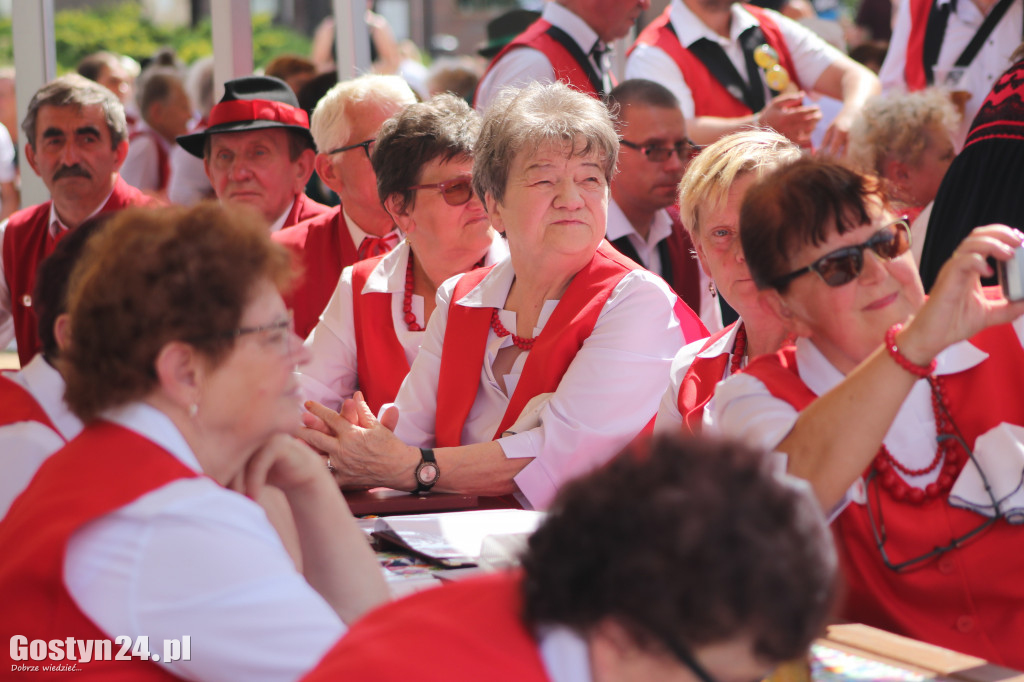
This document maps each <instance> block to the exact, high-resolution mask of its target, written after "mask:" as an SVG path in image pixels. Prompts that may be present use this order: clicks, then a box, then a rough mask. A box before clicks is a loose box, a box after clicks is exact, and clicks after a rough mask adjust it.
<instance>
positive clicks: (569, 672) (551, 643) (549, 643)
mask: <svg viewBox="0 0 1024 682" xmlns="http://www.w3.org/2000/svg"><path fill="white" fill-rule="evenodd" d="M537 648H538V649H539V650H540V658H541V661H543V663H544V670H545V671H546V672H547V674H548V677H550V678H551V682H591V675H590V649H589V648H588V647H587V642H586V640H584V639H583V638H582V637H580V636H579V635H578V634H576V633H575V632H574V631H573V630H571V629H569V628H567V627H565V626H564V625H552V626H546V627H542V628H540V631H539V632H538V633H537Z"/></svg>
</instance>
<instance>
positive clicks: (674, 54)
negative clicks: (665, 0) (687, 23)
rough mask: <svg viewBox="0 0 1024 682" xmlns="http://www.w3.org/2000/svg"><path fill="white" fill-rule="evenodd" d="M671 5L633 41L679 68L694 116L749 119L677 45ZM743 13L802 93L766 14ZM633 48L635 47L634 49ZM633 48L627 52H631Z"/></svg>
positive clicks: (751, 8)
mask: <svg viewBox="0 0 1024 682" xmlns="http://www.w3.org/2000/svg"><path fill="white" fill-rule="evenodd" d="M671 9H672V7H671V5H669V6H668V7H666V8H665V11H664V12H662V13H661V15H660V16H659V17H658V18H657V19H655V20H654V21H652V22H651V23H650V24H648V25H647V28H645V29H644V30H643V31H641V32H640V35H639V36H638V37H637V39H636V43H637V44H643V45H651V46H653V47H658V48H661V49H662V50H663V51H664V52H665V54H667V55H669V56H670V57H671V58H672V60H673V61H674V62H675V63H676V65H677V66H678V67H679V71H680V73H682V75H683V80H685V81H686V84H687V86H689V88H690V92H691V93H693V106H694V112H695V115H696V116H720V117H723V118H737V117H740V116H749V115H750V114H752V113H754V112H752V111H751V110H750V108H749V107H747V105H746V104H744V103H743V102H742V101H740V100H739V99H737V98H736V97H734V96H733V95H732V94H731V93H730V92H729V91H728V90H726V89H725V87H724V86H723V85H722V84H721V83H720V82H719V81H718V80H717V79H716V78H715V77H714V76H713V75H712V74H711V72H710V71H708V69H707V67H706V66H704V64H703V63H701V61H700V60H699V59H697V57H696V56H694V55H693V53H691V52H690V51H689V50H688V49H686V48H685V47H683V45H681V44H680V42H679V38H678V37H677V36H676V33H675V31H674V30H673V29H672V24H671V22H670V21H669V19H670V16H669V15H670V13H671ZM743 9H745V10H747V11H748V12H750V13H751V14H752V15H753V16H754V18H755V19H757V23H758V24H760V26H761V31H762V32H763V33H764V36H765V39H766V40H767V41H768V44H769V45H771V46H772V47H773V48H775V52H776V53H777V54H778V55H779V64H780V65H782V67H783V68H785V69H786V71H788V72H789V75H790V78H791V79H792V81H793V84H794V85H795V86H796V88H797V89H798V90H799V89H802V86H801V85H800V83H799V82H798V81H797V77H796V67H795V65H794V64H793V58H792V57H791V56H790V54H789V47H788V46H787V45H786V41H785V40H784V39H783V37H782V34H781V33H780V32H779V28H778V26H777V25H776V24H775V22H774V21H772V19H771V17H769V16H768V14H767V12H765V11H764V10H762V9H761V8H759V7H755V6H753V5H743ZM634 47H635V45H634ZM632 50H633V48H630V52H632Z"/></svg>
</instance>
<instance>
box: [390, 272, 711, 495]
mask: <svg viewBox="0 0 1024 682" xmlns="http://www.w3.org/2000/svg"><path fill="white" fill-rule="evenodd" d="M514 278H515V272H514V271H513V269H512V262H511V261H509V260H506V261H502V262H501V263H499V264H498V265H496V266H495V267H494V269H493V270H491V272H490V273H489V274H488V275H487V277H485V278H484V279H483V281H482V282H480V283H479V284H478V285H477V286H476V287H474V288H473V289H471V290H470V291H469V292H468V293H467V294H466V295H465V296H463V297H462V298H461V299H460V300H459V304H461V305H464V306H468V307H474V308H491V307H493V308H497V309H498V313H499V317H500V320H501V323H502V324H503V325H504V326H505V328H506V329H515V328H516V315H515V313H514V312H511V311H508V310H505V309H504V306H505V300H506V298H507V297H508V292H509V289H510V288H511V286H512V281H513V279H514ZM456 281H457V278H452V279H450V280H448V281H447V282H445V283H444V284H443V285H442V286H441V287H440V288H439V289H438V290H437V308H436V309H435V310H434V314H433V315H432V316H431V318H430V324H429V325H427V331H426V334H425V338H424V340H423V345H422V347H421V348H420V354H419V356H418V357H417V358H416V362H415V363H413V366H412V369H411V371H410V373H409V376H407V377H406V380H405V383H403V384H402V388H401V390H400V391H399V392H398V397H397V399H396V400H395V402H396V403H397V405H398V407H399V415H400V416H399V422H398V427H397V428H396V429H395V434H396V435H397V436H398V437H399V438H400V439H401V440H402V441H404V442H405V443H408V444H410V445H414V446H417V447H431V446H433V445H434V435H435V417H436V412H437V382H438V376H439V374H440V367H441V348H442V343H443V341H444V335H445V329H446V327H447V324H448V304H449V301H450V300H451V296H452V292H453V290H454V287H455V283H456ZM675 301H676V296H675V294H674V293H672V291H671V290H670V289H669V287H668V285H667V284H666V283H665V281H664V280H662V279H661V278H660V277H658V276H657V275H653V274H651V273H650V272H647V271H646V270H634V271H632V272H630V273H629V274H627V275H626V276H625V277H624V278H623V279H622V281H621V282H619V283H618V285H616V286H615V288H614V289H613V290H612V293H611V295H610V296H609V297H608V300H607V301H606V302H605V304H604V307H603V308H602V309H601V312H600V314H599V315H598V319H597V322H596V324H595V325H594V331H593V333H591V335H590V336H589V337H588V338H587V340H586V341H585V342H584V344H583V347H582V348H580V350H579V352H578V353H577V354H576V357H575V358H574V359H573V361H572V363H571V364H570V365H569V367H568V369H567V370H566V372H565V375H564V376H563V377H562V380H561V383H560V384H559V385H558V388H557V389H556V390H555V392H554V393H553V394H551V395H550V396H548V399H547V400H546V401H542V402H541V403H540V404H539V405H536V416H535V419H534V420H533V421H534V422H535V423H536V426H534V427H533V428H523V430H521V431H519V432H518V433H515V434H514V435H508V436H504V437H502V438H501V439H500V440H499V441H498V443H499V444H500V445H501V448H502V450H503V452H504V453H505V456H506V457H509V458H519V457H530V458H533V461H532V462H530V463H529V464H527V465H526V467H525V468H523V470H522V471H520V472H519V474H517V475H516V477H515V483H516V485H517V486H518V488H519V491H520V493H521V494H520V493H517V498H518V499H519V500H520V502H522V503H523V504H524V506H526V507H527V508H532V509H544V508H546V507H547V505H548V504H549V503H550V502H551V499H552V498H553V497H554V495H555V493H556V492H557V490H558V488H559V487H560V486H561V485H562V484H563V483H565V482H566V481H567V480H569V479H572V478H575V477H577V476H579V475H581V474H584V473H586V472H588V471H590V470H591V469H594V468H595V467H597V466H600V465H601V464H603V463H605V462H606V461H608V459H610V458H611V457H612V456H613V455H614V454H615V453H617V452H618V451H619V450H620V449H621V448H622V447H623V446H624V445H625V444H626V443H628V442H629V441H630V440H631V439H632V438H633V437H634V436H636V434H637V433H639V432H640V430H641V429H643V428H644V426H645V425H646V424H647V423H648V421H649V420H650V419H651V417H652V416H653V415H654V414H655V411H656V410H657V407H658V401H659V400H660V399H661V395H662V393H664V391H665V387H666V385H667V383H668V369H669V366H670V365H671V363H672V358H673V357H675V354H676V352H677V351H678V350H679V349H680V348H681V347H682V346H683V344H684V343H685V342H686V341H688V340H692V339H684V338H683V335H682V331H681V329H680V326H679V322H678V320H677V319H676V317H675V314H674V312H673V306H674V304H675ZM557 304H558V301H557V300H550V301H547V302H546V303H545V304H544V307H543V309H542V310H541V313H540V318H539V320H538V322H537V326H536V327H535V328H534V330H533V336H534V337H536V336H537V335H539V334H541V333H542V332H543V330H544V326H545V324H547V321H548V319H549V318H550V316H551V313H552V312H553V311H554V309H555V306H556V305H557ZM511 344H512V338H511V336H506V337H503V338H502V337H499V336H498V335H497V334H495V333H494V331H493V330H489V331H488V336H487V346H486V351H485V354H484V361H483V366H482V367H481V370H480V385H479V387H478V390H477V395H476V399H475V401H474V402H473V407H472V408H471V410H470V412H469V415H468V417H467V419H466V422H465V425H464V427H463V431H462V442H463V443H465V444H471V443H483V442H487V441H490V440H491V439H492V437H493V436H494V432H495V430H497V428H498V425H499V424H500V423H501V420H502V417H503V416H504V414H505V409H506V408H507V407H508V403H509V399H510V396H511V395H512V394H513V392H514V391H515V387H516V384H517V383H518V381H519V377H520V375H521V374H522V371H523V366H524V364H525V363H526V358H527V357H528V356H529V352H526V353H522V354H520V356H519V357H518V358H517V359H516V361H515V364H514V365H513V367H512V369H511V370H510V372H509V373H508V374H506V375H505V376H504V377H503V379H504V383H505V387H506V391H507V393H506V392H504V391H502V389H501V388H500V387H499V384H498V381H497V379H496V377H495V376H494V370H493V365H494V360H495V357H496V355H497V353H498V351H499V350H500V349H502V348H505V347H508V346H510V345H511ZM526 412H532V411H531V410H528V409H527V410H524V413H526ZM520 419H521V420H522V417H521V418H520ZM517 423H520V422H517Z"/></svg>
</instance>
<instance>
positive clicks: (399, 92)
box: [309, 74, 416, 152]
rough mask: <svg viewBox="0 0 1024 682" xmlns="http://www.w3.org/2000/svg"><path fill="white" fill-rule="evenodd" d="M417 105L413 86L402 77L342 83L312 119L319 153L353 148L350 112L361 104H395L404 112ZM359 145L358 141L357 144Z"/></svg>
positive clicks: (373, 77)
mask: <svg viewBox="0 0 1024 682" xmlns="http://www.w3.org/2000/svg"><path fill="white" fill-rule="evenodd" d="M415 101H416V95H415V94H413V91H412V89H411V88H410V87H409V84H408V83H406V82H405V81H404V80H403V79H402V78H401V77H399V76H379V75H376V74H367V75H365V76H359V77H358V78H353V79H351V80H347V81H342V82H341V83H338V84H337V85H335V86H334V87H333V88H331V89H330V90H328V91H327V94H326V95H324V96H323V97H322V98H321V99H320V101H319V102H317V105H316V108H315V109H313V117H312V118H311V119H310V123H309V129H310V132H311V133H312V134H313V141H314V142H316V148H317V151H319V152H326V151H329V150H331V149H334V148H336V147H341V146H344V145H346V144H351V143H352V142H353V140H349V139H348V138H349V135H351V134H352V121H351V120H350V119H349V117H350V112H349V108H350V107H352V106H354V105H358V104H363V103H367V104H371V103H372V104H377V105H378V106H386V105H388V104H391V105H393V106H395V107H396V108H401V107H404V106H407V105H409V104H412V103H413V102H415ZM356 141H358V140H356Z"/></svg>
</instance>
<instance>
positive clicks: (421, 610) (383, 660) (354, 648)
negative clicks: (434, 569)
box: [303, 573, 550, 682]
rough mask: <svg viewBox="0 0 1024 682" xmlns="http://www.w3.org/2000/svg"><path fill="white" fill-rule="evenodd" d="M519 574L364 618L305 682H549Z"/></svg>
mask: <svg viewBox="0 0 1024 682" xmlns="http://www.w3.org/2000/svg"><path fill="white" fill-rule="evenodd" d="M520 580H521V579H520V577H519V575H518V574H515V573H498V574H494V575H488V576H484V577H482V578H473V579H471V580H466V581H462V582H457V583H453V584H449V585H444V586H442V587H438V588H435V589H431V590H424V591H422V592H417V593H416V594H414V595H412V596H410V597H407V598H406V599H402V600H400V601H397V602H393V603H391V604H386V605H384V606H382V607H381V608H379V609H377V610H376V611H373V612H371V613H369V614H368V615H366V616H364V617H363V618H362V619H361V620H360V621H359V622H358V623H356V624H355V625H354V626H353V627H352V629H351V630H349V632H348V633H346V634H345V636H344V637H342V638H341V639H340V640H339V641H338V643H337V644H335V645H334V648H332V649H331V650H330V651H328V652H327V655H326V656H324V658H323V659H322V660H321V661H320V663H319V664H318V665H317V667H315V668H314V669H313V671H312V672H310V673H309V674H308V675H307V676H306V677H304V678H303V682H328V681H330V682H335V681H337V682H341V681H343V680H352V681H353V682H364V681H365V680H374V681H375V682H405V681H406V680H418V681H419V682H442V681H443V682H448V681H449V680H487V681H488V682H549V681H550V678H549V677H548V674H547V671H546V670H545V668H544V662H543V660H542V659H541V657H540V652H539V650H538V648H537V640H536V639H535V637H534V635H533V633H532V632H531V631H530V630H529V629H528V628H527V627H526V626H525V625H524V624H523V621H522V617H521V614H522V610H523V607H522V596H521V594H520V593H521V590H522V586H521V582H520Z"/></svg>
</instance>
